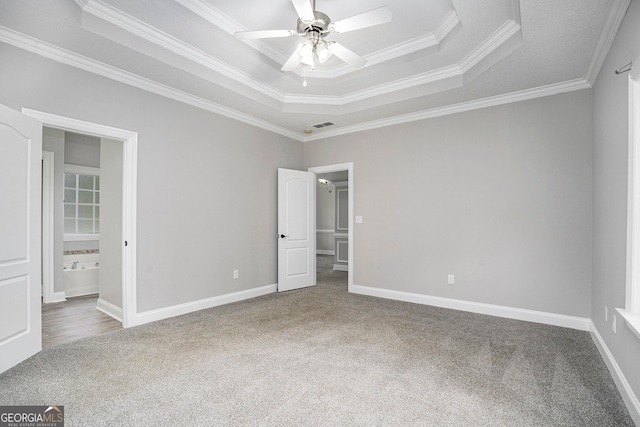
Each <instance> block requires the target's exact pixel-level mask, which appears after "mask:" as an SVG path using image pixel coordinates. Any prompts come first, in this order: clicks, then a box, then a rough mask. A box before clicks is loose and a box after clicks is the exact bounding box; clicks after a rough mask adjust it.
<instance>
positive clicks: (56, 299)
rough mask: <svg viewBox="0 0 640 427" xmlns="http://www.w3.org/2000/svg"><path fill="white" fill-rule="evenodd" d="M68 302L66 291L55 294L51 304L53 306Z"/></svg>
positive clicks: (52, 296)
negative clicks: (57, 303)
mask: <svg viewBox="0 0 640 427" xmlns="http://www.w3.org/2000/svg"><path fill="white" fill-rule="evenodd" d="M66 300H67V295H66V294H65V293H64V291H60V292H54V293H53V294H52V295H51V301H49V303H51V304H53V303H55V302H64V301H66Z"/></svg>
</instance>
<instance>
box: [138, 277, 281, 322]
mask: <svg viewBox="0 0 640 427" xmlns="http://www.w3.org/2000/svg"><path fill="white" fill-rule="evenodd" d="M277 290H278V285H277V284H275V285H266V286H261V287H259V288H253V289H247V290H245V291H238V292H233V293H230V294H224V295H218V296H215V297H211V298H205V299H201V300H198V301H191V302H186V303H184V304H177V305H172V306H170V307H163V308H158V309H156V310H149V311H144V312H142V313H137V314H136V325H143V324H145V323H150V322H156V321H158V320H162V319H168V318H170V317H175V316H180V315H183V314H187V313H192V312H194V311H199V310H205V309H207V308H212V307H217V306H219V305H224V304H230V303H232V302H238V301H243V300H246V299H250V298H256V297H260V296H263V295H267V294H272V293H274V292H276V291H277Z"/></svg>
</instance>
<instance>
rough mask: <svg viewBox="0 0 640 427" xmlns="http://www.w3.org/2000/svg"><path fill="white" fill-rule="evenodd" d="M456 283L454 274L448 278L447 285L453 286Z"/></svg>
mask: <svg viewBox="0 0 640 427" xmlns="http://www.w3.org/2000/svg"><path fill="white" fill-rule="evenodd" d="M455 282H456V281H455V278H454V277H453V274H449V275H448V276H447V283H448V284H450V285H453V284H454V283H455Z"/></svg>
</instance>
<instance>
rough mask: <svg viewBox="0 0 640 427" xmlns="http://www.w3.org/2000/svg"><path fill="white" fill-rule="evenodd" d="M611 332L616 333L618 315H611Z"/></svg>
mask: <svg viewBox="0 0 640 427" xmlns="http://www.w3.org/2000/svg"><path fill="white" fill-rule="evenodd" d="M611 330H612V331H613V333H614V334H615V333H616V315H615V314H612V315H611Z"/></svg>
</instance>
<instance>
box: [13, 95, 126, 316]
mask: <svg viewBox="0 0 640 427" xmlns="http://www.w3.org/2000/svg"><path fill="white" fill-rule="evenodd" d="M22 113H23V114H25V115H27V116H29V117H33V118H35V119H37V120H39V121H40V122H42V124H43V125H44V126H47V127H50V128H56V129H62V130H65V131H70V132H76V133H83V134H86V135H91V136H97V137H101V138H109V139H116V140H120V141H123V159H122V160H123V172H122V241H123V245H124V244H126V248H125V249H124V250H123V251H122V318H123V319H122V320H123V322H122V326H123V327H125V328H128V327H131V326H135V325H136V320H137V306H138V305H137V301H136V217H137V188H138V186H137V177H138V161H137V153H138V134H137V133H136V132H132V131H128V130H124V129H117V128H113V127H109V126H104V125H101V124H97V123H91V122H85V121H82V120H77V119H72V118H69V117H64V116H58V115H55V114H50V113H45V112H42V111H35V110H30V109H27V108H23V109H22ZM125 242H126V243H125ZM52 252H53V251H52Z"/></svg>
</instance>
